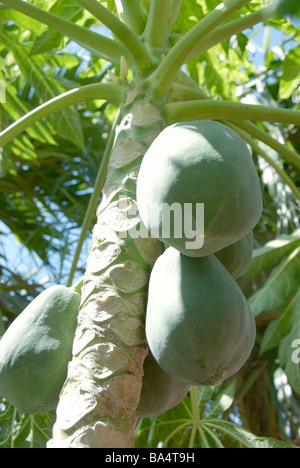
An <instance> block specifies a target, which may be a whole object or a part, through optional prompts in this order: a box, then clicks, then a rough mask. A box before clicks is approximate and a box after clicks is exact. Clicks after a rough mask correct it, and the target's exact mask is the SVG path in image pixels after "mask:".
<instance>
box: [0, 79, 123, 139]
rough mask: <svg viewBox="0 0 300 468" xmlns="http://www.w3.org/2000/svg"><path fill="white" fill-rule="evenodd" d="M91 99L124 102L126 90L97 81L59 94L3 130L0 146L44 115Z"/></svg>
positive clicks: (0, 136) (0, 134)
mask: <svg viewBox="0 0 300 468" xmlns="http://www.w3.org/2000/svg"><path fill="white" fill-rule="evenodd" d="M90 99H105V100H112V101H120V102H124V101H125V99H126V92H125V90H124V88H122V87H121V86H119V85H117V84H114V83H96V84H90V85H85V86H82V87H81V88H75V89H72V90H71V91H67V92H66V93H63V94H60V95H59V96H56V97H55V98H53V99H50V100H49V101H47V102H45V103H43V104H41V105H40V106H38V107H37V108H35V109H33V110H32V111H31V112H28V113H27V114H25V115H24V116H23V117H21V118H20V119H19V120H17V121H16V122H14V123H13V124H12V125H10V126H9V127H7V128H6V129H5V130H3V131H2V132H1V133H0V147H1V146H3V145H5V144H6V143H8V142H9V141H10V140H12V139H13V138H15V137H16V136H18V135H19V134H20V133H22V132H23V131H24V130H26V128H28V127H30V126H31V125H33V124H35V123H36V122H38V121H39V120H41V119H43V118H44V117H47V116H48V115H51V114H53V113H54V112H57V111H59V110H62V109H65V108H66V107H69V106H71V105H74V104H79V103H80V102H83V101H88V100H90Z"/></svg>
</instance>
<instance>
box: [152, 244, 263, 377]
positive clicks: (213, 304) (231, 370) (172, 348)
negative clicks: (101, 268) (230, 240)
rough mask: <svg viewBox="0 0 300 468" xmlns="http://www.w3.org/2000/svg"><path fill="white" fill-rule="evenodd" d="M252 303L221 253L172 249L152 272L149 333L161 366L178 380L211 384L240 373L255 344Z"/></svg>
mask: <svg viewBox="0 0 300 468" xmlns="http://www.w3.org/2000/svg"><path fill="white" fill-rule="evenodd" d="M255 336H256V326H255V320H254V317H253V314H252V311H251V309H250V307H249V305H248V302H247V300H246V298H245V296H244V295H243V293H242V291H241V289H240V288H239V286H238V284H237V283H236V281H235V280H234V279H233V277H232V276H231V274H230V273H229V272H228V270H227V269H226V268H225V267H224V266H223V265H222V263H221V262H220V261H219V260H218V259H217V258H216V257H215V255H208V256H206V257H200V258H193V257H187V256H186V255H183V254H181V253H180V252H179V251H178V250H176V249H174V248H172V247H169V248H168V249H166V251H165V252H164V253H163V254H162V255H161V256H160V257H159V258H158V260H157V261H156V263H155V265H154V267H153V270H152V272H151V275H150V282H149V292H148V304H147V313H146V337H147V341H148V345H149V348H150V350H151V352H152V354H153V356H154V358H155V359H156V361H157V362H158V364H159V365H160V366H161V367H162V369H164V371H165V372H167V373H168V374H169V375H170V376H172V377H174V378H175V379H179V380H182V381H183V382H186V383H188V384H190V385H198V386H202V385H204V386H210V385H216V384H219V383H221V382H223V381H224V380H225V379H227V378H229V377H231V376H232V375H234V374H235V373H236V372H237V371H238V370H239V369H240V368H241V367H242V366H243V364H244V363H245V362H246V360H247V359H248V357H249V355H250V353H251V351H252V348H253V346H254V342H255Z"/></svg>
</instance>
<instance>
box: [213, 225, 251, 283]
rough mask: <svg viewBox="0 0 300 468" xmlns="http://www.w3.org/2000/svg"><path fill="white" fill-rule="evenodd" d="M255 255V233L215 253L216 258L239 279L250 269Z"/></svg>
mask: <svg viewBox="0 0 300 468" xmlns="http://www.w3.org/2000/svg"><path fill="white" fill-rule="evenodd" d="M252 255H253V232H252V231H250V232H249V233H248V234H247V236H245V237H243V239H240V240H239V241H237V242H234V243H233V244H231V245H229V246H228V247H225V249H222V250H219V251H218V252H215V256H216V257H217V258H218V260H220V262H221V263H222V264H223V265H224V266H225V267H226V268H227V270H228V271H229V273H230V274H231V275H232V276H233V277H234V278H235V279H237V278H239V277H240V276H241V275H242V274H243V273H244V272H245V271H246V270H247V268H248V266H249V264H250V262H251V259H252Z"/></svg>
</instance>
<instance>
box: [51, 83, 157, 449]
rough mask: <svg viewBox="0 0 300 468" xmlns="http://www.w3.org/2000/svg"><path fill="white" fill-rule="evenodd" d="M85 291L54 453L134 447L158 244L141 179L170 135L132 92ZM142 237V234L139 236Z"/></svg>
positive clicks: (110, 172) (99, 217) (112, 163)
mask: <svg viewBox="0 0 300 468" xmlns="http://www.w3.org/2000/svg"><path fill="white" fill-rule="evenodd" d="M121 115H122V119H121V122H120V124H119V126H118V127H117V130H116V136H115V144H114V147H113V150H112V152H111V156H110V163H109V167H108V171H107V177H106V183H105V187H104V189H103V194H102V201H101V204H100V206H99V208H98V212H97V223H96V225H95V227H94V230H93V238H92V242H91V247H90V252H89V256H88V260H87V268H86V273H85V276H84V283H83V287H82V299H81V305H80V311H79V316H78V325H77V330H76V334H75V339H74V345H73V357H72V360H71V362H70V364H69V368H68V376H67V380H66V382H65V384H64V387H63V389H62V392H61V395H60V400H59V404H58V408H57V419H56V423H55V425H54V429H53V437H52V439H51V440H50V441H49V443H48V448H104V447H105V448H119V447H120V448H121V447H122V448H130V447H133V446H134V429H135V425H136V421H137V418H138V411H137V408H138V405H139V401H140V394H141V386H142V377H143V362H144V359H145V357H146V355H147V353H148V348H147V344H146V340H145V331H144V330H145V328H144V319H145V308H146V294H147V285H148V279H149V274H150V270H151V266H153V264H154V262H155V260H156V259H157V257H158V256H159V255H160V254H161V252H162V244H161V242H160V241H158V240H156V239H153V238H151V237H150V235H148V233H147V235H146V232H145V230H143V231H141V232H139V230H140V228H141V223H140V218H139V214H138V210H137V206H136V179H137V174H138V170H139V165H140V163H141V160H142V157H143V155H144V153H145V152H146V150H147V148H148V147H149V145H150V144H151V142H152V141H153V139H154V138H155V137H156V136H157V135H158V133H160V132H161V130H162V129H163V128H164V126H165V124H164V120H163V118H162V116H161V113H160V111H159V109H158V108H156V107H155V106H154V105H153V104H152V103H150V102H149V101H148V100H147V99H145V97H144V95H143V94H142V93H141V92H140V91H139V90H138V89H137V88H129V89H128V94H127V101H126V103H125V105H124V106H123V108H122V109H121ZM142 232H144V235H141V234H142Z"/></svg>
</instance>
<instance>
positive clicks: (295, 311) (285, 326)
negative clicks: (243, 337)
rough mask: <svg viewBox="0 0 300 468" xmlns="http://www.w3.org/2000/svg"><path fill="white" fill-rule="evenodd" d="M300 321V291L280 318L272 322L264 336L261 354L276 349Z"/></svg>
mask: <svg viewBox="0 0 300 468" xmlns="http://www.w3.org/2000/svg"><path fill="white" fill-rule="evenodd" d="M299 321H300V290H299V291H298V292H297V294H295V296H294V297H293V299H292V300H291V302H290V303H289V304H288V305H287V307H285V308H284V310H283V312H282V313H281V315H280V317H279V318H278V319H276V320H272V322H271V323H269V325H268V326H267V328H266V331H265V333H264V335H263V338H262V342H261V346H260V352H261V353H264V352H266V351H268V350H269V349H272V348H275V347H276V346H278V345H279V344H280V341H281V340H282V339H283V338H284V336H286V335H287V334H288V333H289V331H290V329H291V327H292V326H293V324H294V323H295V322H296V323H297V322H299Z"/></svg>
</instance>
